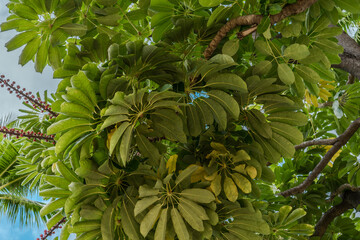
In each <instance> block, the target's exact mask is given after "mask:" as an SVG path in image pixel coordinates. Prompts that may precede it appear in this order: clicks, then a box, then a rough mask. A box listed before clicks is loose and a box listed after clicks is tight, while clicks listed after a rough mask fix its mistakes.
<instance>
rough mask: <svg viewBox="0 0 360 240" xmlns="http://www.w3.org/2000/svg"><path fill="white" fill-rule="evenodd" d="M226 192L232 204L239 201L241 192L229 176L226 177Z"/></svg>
mask: <svg viewBox="0 0 360 240" xmlns="http://www.w3.org/2000/svg"><path fill="white" fill-rule="evenodd" d="M224 192H225V195H226V197H227V199H229V201H230V202H235V201H236V200H237V199H238V196H239V192H238V190H237V187H236V185H235V183H234V181H233V180H232V179H231V178H229V177H228V176H225V179H224Z"/></svg>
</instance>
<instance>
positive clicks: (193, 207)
mask: <svg viewBox="0 0 360 240" xmlns="http://www.w3.org/2000/svg"><path fill="white" fill-rule="evenodd" d="M180 204H182V206H183V207H185V208H186V209H188V210H189V211H190V212H191V213H192V214H194V215H195V216H198V217H199V218H200V219H201V220H209V217H208V215H207V213H206V211H205V209H204V208H203V207H202V206H200V205H199V204H197V203H195V202H193V201H190V200H188V199H186V198H180Z"/></svg>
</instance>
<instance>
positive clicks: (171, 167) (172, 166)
mask: <svg viewBox="0 0 360 240" xmlns="http://www.w3.org/2000/svg"><path fill="white" fill-rule="evenodd" d="M177 159H178V155H177V154H174V155H172V156H170V157H169V159H168V160H167V162H166V168H167V169H168V174H170V173H173V172H175V170H176V162H177Z"/></svg>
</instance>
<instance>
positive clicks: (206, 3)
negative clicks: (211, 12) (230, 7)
mask: <svg viewBox="0 0 360 240" xmlns="http://www.w3.org/2000/svg"><path fill="white" fill-rule="evenodd" d="M223 1H224V0H199V3H200V5H201V6H203V7H216V6H219V5H220V3H222V2H223Z"/></svg>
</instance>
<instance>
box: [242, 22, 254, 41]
mask: <svg viewBox="0 0 360 240" xmlns="http://www.w3.org/2000/svg"><path fill="white" fill-rule="evenodd" d="M256 29H257V25H253V26H251V27H250V28H248V29H246V30H244V31H241V32H238V33H237V38H238V39H240V40H242V39H243V38H244V37H246V36H247V35H250V34H252V33H253V32H255V31H256Z"/></svg>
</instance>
